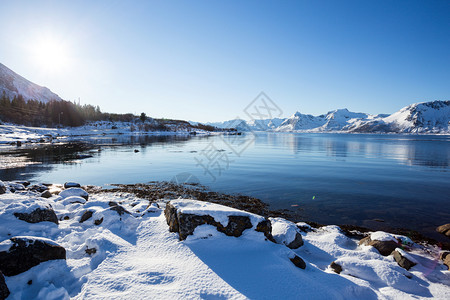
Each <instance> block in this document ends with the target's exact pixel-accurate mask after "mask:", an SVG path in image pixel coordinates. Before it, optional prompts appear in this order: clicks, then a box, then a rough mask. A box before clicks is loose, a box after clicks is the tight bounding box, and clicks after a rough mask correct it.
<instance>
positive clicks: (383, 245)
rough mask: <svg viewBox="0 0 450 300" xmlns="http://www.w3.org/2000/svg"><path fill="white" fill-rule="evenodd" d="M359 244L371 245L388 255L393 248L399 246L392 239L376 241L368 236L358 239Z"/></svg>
mask: <svg viewBox="0 0 450 300" xmlns="http://www.w3.org/2000/svg"><path fill="white" fill-rule="evenodd" d="M359 244H360V245H368V246H372V247H374V248H375V249H377V250H378V252H380V254H381V255H383V256H388V255H389V254H391V253H392V251H394V250H395V248H397V247H399V246H400V245H399V243H397V242H394V241H377V240H372V239H371V238H370V236H368V237H365V238H363V239H362V240H360V241H359Z"/></svg>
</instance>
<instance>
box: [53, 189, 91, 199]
mask: <svg viewBox="0 0 450 300" xmlns="http://www.w3.org/2000/svg"><path fill="white" fill-rule="evenodd" d="M59 196H61V197H62V198H67V197H71V196H78V197H83V198H84V199H86V201H87V200H89V194H88V192H86V191H85V190H83V189H82V188H76V187H73V188H68V189H66V190H63V191H62V192H61V193H59Z"/></svg>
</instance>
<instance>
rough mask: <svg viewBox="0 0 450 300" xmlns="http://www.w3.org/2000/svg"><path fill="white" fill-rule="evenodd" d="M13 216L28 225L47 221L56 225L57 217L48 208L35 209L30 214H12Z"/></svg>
mask: <svg viewBox="0 0 450 300" xmlns="http://www.w3.org/2000/svg"><path fill="white" fill-rule="evenodd" d="M14 216H15V217H16V218H18V219H20V220H22V221H25V222H28V223H39V222H45V221H48V222H53V223H55V224H58V217H57V216H56V214H55V211H54V210H53V209H52V208H50V207H47V208H45V209H41V208H36V209H35V210H33V211H32V212H31V213H14Z"/></svg>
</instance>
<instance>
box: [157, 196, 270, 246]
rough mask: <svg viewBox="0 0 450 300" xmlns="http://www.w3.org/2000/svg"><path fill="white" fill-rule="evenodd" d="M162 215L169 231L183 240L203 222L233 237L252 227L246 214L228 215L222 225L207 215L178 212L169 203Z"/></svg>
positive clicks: (261, 227)
mask: <svg viewBox="0 0 450 300" xmlns="http://www.w3.org/2000/svg"><path fill="white" fill-rule="evenodd" d="M164 215H165V217H166V221H167V224H168V225H169V230H170V231H171V232H178V234H179V237H180V240H185V239H186V238H187V237H188V235H191V234H193V233H194V230H195V228H196V227H197V226H200V225H204V224H208V225H212V226H214V227H216V228H217V231H219V232H222V233H224V234H226V235H228V236H235V237H239V236H241V235H242V232H244V230H246V229H250V228H252V227H253V226H252V222H251V221H250V218H249V217H248V216H232V215H231V216H228V224H227V226H223V225H222V224H221V223H219V222H216V221H215V220H214V218H213V217H211V216H209V215H194V214H184V213H178V212H177V209H176V208H175V207H174V206H173V205H171V204H170V203H167V205H166V209H165V210H164ZM260 229H261V230H260V231H262V230H263V229H264V225H261V226H260Z"/></svg>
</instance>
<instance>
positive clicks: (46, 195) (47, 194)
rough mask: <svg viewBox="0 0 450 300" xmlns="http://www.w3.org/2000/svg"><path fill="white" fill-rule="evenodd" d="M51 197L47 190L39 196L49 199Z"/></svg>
mask: <svg viewBox="0 0 450 300" xmlns="http://www.w3.org/2000/svg"><path fill="white" fill-rule="evenodd" d="M52 196H53V195H52V193H50V191H48V190H47V191H45V192H43V193H42V194H41V197H42V198H51V197H52Z"/></svg>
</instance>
